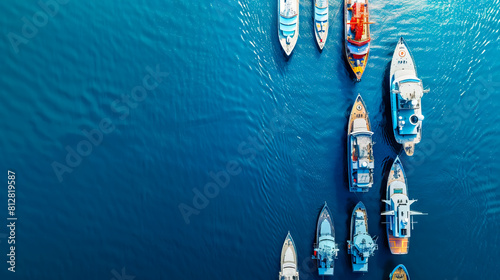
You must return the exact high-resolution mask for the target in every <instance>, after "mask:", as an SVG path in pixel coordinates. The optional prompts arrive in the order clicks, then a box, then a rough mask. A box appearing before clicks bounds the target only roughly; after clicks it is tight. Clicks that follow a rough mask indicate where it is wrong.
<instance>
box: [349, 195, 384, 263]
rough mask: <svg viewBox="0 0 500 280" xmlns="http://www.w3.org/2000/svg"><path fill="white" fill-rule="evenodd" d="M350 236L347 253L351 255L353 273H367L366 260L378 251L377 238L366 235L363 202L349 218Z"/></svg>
mask: <svg viewBox="0 0 500 280" xmlns="http://www.w3.org/2000/svg"><path fill="white" fill-rule="evenodd" d="M350 232H351V236H350V239H349V240H348V241H347V253H348V254H349V255H351V263H352V271H353V272H362V273H364V272H368V259H369V258H370V257H372V256H373V255H375V250H377V249H378V245H377V243H376V242H377V237H372V236H371V235H370V234H369V233H368V215H367V211H366V207H365V205H364V204H363V202H361V201H360V202H358V204H357V205H356V207H354V210H353V211H352V216H351V231H350Z"/></svg>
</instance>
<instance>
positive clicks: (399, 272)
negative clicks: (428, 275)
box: [389, 264, 410, 280]
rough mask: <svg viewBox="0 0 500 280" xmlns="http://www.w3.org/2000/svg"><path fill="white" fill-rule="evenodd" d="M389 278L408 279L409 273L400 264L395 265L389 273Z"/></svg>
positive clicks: (395, 279) (392, 279)
mask: <svg viewBox="0 0 500 280" xmlns="http://www.w3.org/2000/svg"><path fill="white" fill-rule="evenodd" d="M389 279H390V280H410V274H408V270H406V267H405V266H404V265H402V264H400V265H398V266H396V268H395V269H394V270H393V271H392V272H391V274H390V275H389Z"/></svg>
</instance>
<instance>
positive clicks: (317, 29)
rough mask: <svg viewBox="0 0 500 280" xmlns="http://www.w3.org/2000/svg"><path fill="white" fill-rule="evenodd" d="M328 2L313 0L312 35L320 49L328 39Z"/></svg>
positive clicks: (326, 0)
mask: <svg viewBox="0 0 500 280" xmlns="http://www.w3.org/2000/svg"><path fill="white" fill-rule="evenodd" d="M328 27H329V25H328V0H314V35H315V36H316V42H318V46H319V48H320V49H323V47H324V46H325V43H326V38H327V37H328Z"/></svg>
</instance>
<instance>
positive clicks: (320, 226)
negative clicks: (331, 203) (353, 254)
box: [312, 202, 339, 276]
mask: <svg viewBox="0 0 500 280" xmlns="http://www.w3.org/2000/svg"><path fill="white" fill-rule="evenodd" d="M338 252H339V246H338V244H337V243H335V228H334V226H333V219H332V216H331V215H330V210H329V209H328V206H327V205H326V202H325V205H324V206H323V209H321V213H320V214H319V217H318V223H317V224H316V243H314V255H313V256H312V259H313V260H316V263H317V266H318V274H319V275H329V276H333V273H334V269H335V259H336V258H337V255H338Z"/></svg>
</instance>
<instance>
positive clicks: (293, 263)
mask: <svg viewBox="0 0 500 280" xmlns="http://www.w3.org/2000/svg"><path fill="white" fill-rule="evenodd" d="M297 264H298V262H297V249H296V247H295V243H294V242H293V239H292V235H291V234H290V232H288V235H287V236H286V238H285V242H284V243H283V248H281V266H280V267H281V271H280V278H279V280H299V269H298V266H297Z"/></svg>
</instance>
